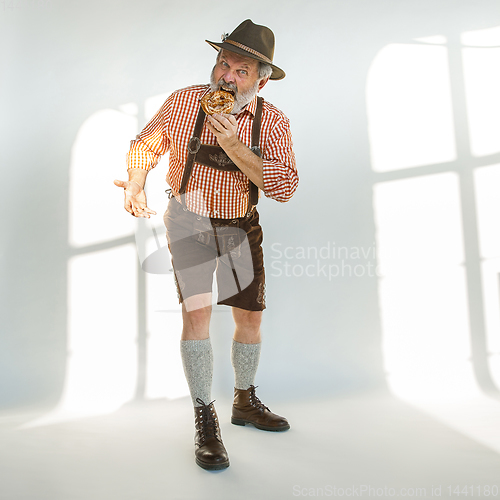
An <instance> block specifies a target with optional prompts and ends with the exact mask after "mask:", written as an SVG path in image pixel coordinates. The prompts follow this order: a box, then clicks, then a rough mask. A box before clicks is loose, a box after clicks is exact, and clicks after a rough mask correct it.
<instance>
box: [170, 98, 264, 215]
mask: <svg viewBox="0 0 500 500" xmlns="http://www.w3.org/2000/svg"><path fill="white" fill-rule="evenodd" d="M204 121H205V112H204V111H203V109H202V108H201V106H200V111H199V112H198V117H197V118H196V123H195V126H194V131H193V136H192V137H191V139H190V140H189V143H188V156H187V159H186V164H185V166H184V174H183V176H182V182H181V187H180V189H179V194H180V195H183V194H184V193H185V192H186V187H187V184H188V182H189V177H190V176H191V172H192V170H193V164H194V163H195V162H196V163H199V164H200V165H205V166H207V167H211V168H215V169H216V170H223V171H225V172H236V171H239V170H240V169H239V168H238V167H237V166H236V165H235V164H234V163H233V161H232V160H231V159H230V158H229V156H227V154H226V152H225V151H224V150H223V149H222V148H221V147H220V146H212V145H209V144H202V143H201V141H200V136H201V131H202V129H203V123H204ZM261 122H262V97H257V109H256V110H255V116H254V119H253V125H252V147H251V149H252V151H253V152H254V153H255V154H256V155H257V156H259V157H260V156H261V152H260V149H259V138H260V125H261ZM248 182H249V185H250V186H249V194H248V207H247V215H248V214H250V212H251V211H252V208H253V207H254V206H255V205H257V203H258V201H259V188H258V187H257V186H256V185H255V184H254V183H253V182H252V181H251V180H250V179H248Z"/></svg>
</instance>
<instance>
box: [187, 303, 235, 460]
mask: <svg viewBox="0 0 500 500" xmlns="http://www.w3.org/2000/svg"><path fill="white" fill-rule="evenodd" d="M211 313H212V306H211V294H210V293H205V294H199V295H194V296H192V297H189V298H187V299H185V300H184V301H183V303H182V337H181V356H182V364H183V366H184V373H185V374H186V380H187V382H188V385H189V391H190V393H191V399H192V401H193V406H194V412H195V427H196V435H195V457H196V463H197V464H198V465H199V466H200V467H203V468H204V469H208V470H218V469H224V468H226V467H228V466H229V458H228V456H227V452H226V449H225V447H224V444H223V442H222V438H221V434H220V428H219V421H218V417H217V413H216V411H215V407H214V405H213V402H212V401H211V400H210V399H211V395H210V394H211V388H212V373H213V355H212V346H211V344H210V336H209V326H210V316H211Z"/></svg>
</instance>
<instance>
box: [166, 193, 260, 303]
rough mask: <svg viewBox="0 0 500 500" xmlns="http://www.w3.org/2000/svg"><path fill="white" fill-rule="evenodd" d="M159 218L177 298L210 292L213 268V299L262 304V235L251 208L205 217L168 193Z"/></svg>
mask: <svg viewBox="0 0 500 500" xmlns="http://www.w3.org/2000/svg"><path fill="white" fill-rule="evenodd" d="M163 221H164V223H165V227H166V229H167V240H168V247H169V250H170V254H171V256H172V265H173V269H174V275H175V282H176V286H177V295H178V297H179V302H181V303H182V302H183V301H184V300H185V299H186V298H188V297H191V296H193V295H197V294H201V293H207V292H212V283H213V277H214V272H215V276H216V283H217V304H223V305H228V306H233V307H239V308H241V309H246V310H248V311H262V310H263V309H265V307H266V305H265V272H264V258H263V252H262V239H263V234H262V228H261V226H260V224H259V214H258V212H257V209H256V208H254V209H253V210H252V212H251V214H250V215H249V216H247V217H241V218H237V219H216V218H208V217H202V216H199V215H197V214H195V213H193V212H190V211H189V210H188V209H187V208H186V207H185V206H183V205H182V204H180V203H179V202H178V201H177V200H176V199H175V198H174V197H172V198H170V201H169V204H168V208H167V210H166V212H165V215H164V217H163Z"/></svg>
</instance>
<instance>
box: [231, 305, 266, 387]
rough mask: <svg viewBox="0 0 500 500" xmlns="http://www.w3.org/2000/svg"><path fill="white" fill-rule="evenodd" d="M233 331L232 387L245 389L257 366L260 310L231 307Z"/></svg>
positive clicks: (253, 376)
mask: <svg viewBox="0 0 500 500" xmlns="http://www.w3.org/2000/svg"><path fill="white" fill-rule="evenodd" d="M232 311H233V318H234V323H235V326H236V328H235V331H234V337H233V342H232V346H231V363H232V365H233V368H234V378H235V383H234V387H235V388H236V389H243V390H247V389H249V388H250V386H251V385H253V383H254V380H255V374H256V373H257V367H258V366H259V358H260V348H261V337H260V324H261V321H262V311H246V310H245V309H240V308H238V307H233V308H232Z"/></svg>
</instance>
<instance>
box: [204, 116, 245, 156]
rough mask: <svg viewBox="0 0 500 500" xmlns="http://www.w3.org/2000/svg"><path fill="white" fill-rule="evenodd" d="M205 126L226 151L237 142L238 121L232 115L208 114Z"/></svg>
mask: <svg viewBox="0 0 500 500" xmlns="http://www.w3.org/2000/svg"><path fill="white" fill-rule="evenodd" d="M207 126H208V128H209V130H210V131H211V132H212V134H214V135H215V137H216V138H217V142H218V143H219V146H220V147H221V148H222V149H223V150H224V151H226V153H227V152H228V150H230V149H231V148H232V147H234V146H236V144H238V142H239V139H238V123H237V122H236V118H235V117H234V116H233V115H219V114H215V115H208V116H207Z"/></svg>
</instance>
